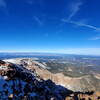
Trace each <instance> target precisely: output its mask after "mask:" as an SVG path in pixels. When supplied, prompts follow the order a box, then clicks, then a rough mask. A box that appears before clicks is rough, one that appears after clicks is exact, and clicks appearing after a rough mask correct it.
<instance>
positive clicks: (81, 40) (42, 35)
mask: <svg viewBox="0 0 100 100" xmlns="http://www.w3.org/2000/svg"><path fill="white" fill-rule="evenodd" d="M0 52H51V53H67V54H91V55H100V0H0Z"/></svg>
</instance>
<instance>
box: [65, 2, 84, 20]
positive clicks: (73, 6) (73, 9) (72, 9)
mask: <svg viewBox="0 0 100 100" xmlns="http://www.w3.org/2000/svg"><path fill="white" fill-rule="evenodd" d="M82 4H83V3H82V2H81V1H77V2H72V3H71V4H70V5H69V10H70V12H71V13H70V15H69V17H68V19H67V20H68V21H70V20H71V19H72V17H73V16H75V14H76V13H77V12H78V11H79V10H80V7H81V6H82Z"/></svg>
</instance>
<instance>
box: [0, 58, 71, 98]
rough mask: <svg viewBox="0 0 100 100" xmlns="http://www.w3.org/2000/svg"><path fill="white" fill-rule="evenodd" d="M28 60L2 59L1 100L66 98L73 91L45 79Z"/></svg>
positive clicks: (0, 77)
mask: <svg viewBox="0 0 100 100" xmlns="http://www.w3.org/2000/svg"><path fill="white" fill-rule="evenodd" d="M29 64H32V63H29V61H28V60H26V59H24V60H21V59H20V60H19V59H16V60H11V59H10V60H5V61H1V60H0V100H8V99H11V100H12V99H13V100H54V99H55V100H64V99H65V98H66V96H67V95H69V94H71V93H72V91H70V90H68V89H66V88H64V87H63V86H60V85H56V84H55V83H54V82H52V81H51V80H43V79H42V78H41V77H40V76H39V75H38V74H37V73H36V72H35V69H33V70H31V69H30V67H28V65H29Z"/></svg>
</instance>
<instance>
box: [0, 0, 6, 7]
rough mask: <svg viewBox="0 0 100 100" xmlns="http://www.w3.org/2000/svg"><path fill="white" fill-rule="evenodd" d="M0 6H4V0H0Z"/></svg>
mask: <svg viewBox="0 0 100 100" xmlns="http://www.w3.org/2000/svg"><path fill="white" fill-rule="evenodd" d="M0 7H4V8H5V7H6V2H5V1H4V0H0Z"/></svg>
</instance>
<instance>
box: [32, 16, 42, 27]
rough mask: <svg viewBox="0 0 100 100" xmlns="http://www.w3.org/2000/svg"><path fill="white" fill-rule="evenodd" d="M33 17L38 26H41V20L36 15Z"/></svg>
mask: <svg viewBox="0 0 100 100" xmlns="http://www.w3.org/2000/svg"><path fill="white" fill-rule="evenodd" d="M33 18H34V20H35V21H36V22H37V23H38V24H39V25H40V26H43V21H41V20H40V19H39V18H38V17H37V16H33Z"/></svg>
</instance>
